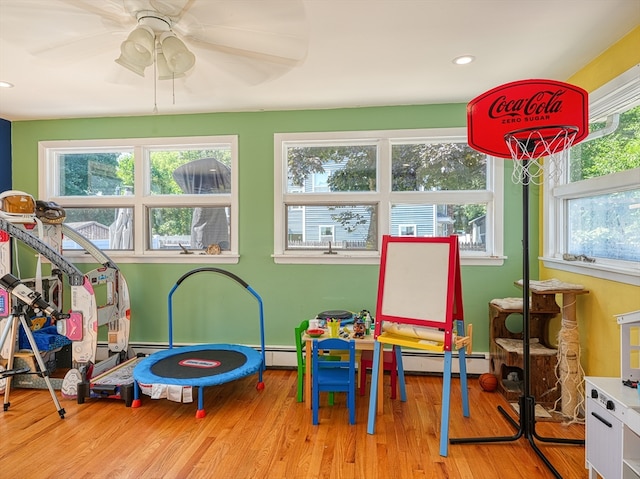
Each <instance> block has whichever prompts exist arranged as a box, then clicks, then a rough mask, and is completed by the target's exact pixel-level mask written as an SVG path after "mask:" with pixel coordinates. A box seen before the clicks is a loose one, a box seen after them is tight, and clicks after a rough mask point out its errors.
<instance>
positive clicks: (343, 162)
mask: <svg viewBox="0 0 640 479" xmlns="http://www.w3.org/2000/svg"><path fill="white" fill-rule="evenodd" d="M274 140H275V141H274V148H275V152H274V155H275V191H274V197H275V205H274V206H275V209H274V218H275V221H274V224H275V228H274V250H275V251H274V259H275V261H276V262H277V263H345V264H346V263H363V264H375V263H377V262H379V258H380V245H381V238H382V235H386V234H389V235H393V236H449V235H453V234H455V235H458V236H459V244H460V250H461V258H462V262H463V263H467V264H469V263H471V262H473V263H476V264H502V260H503V257H502V216H503V215H502V196H503V193H502V181H503V173H502V161H501V160H496V159H494V158H491V157H489V156H487V155H485V154H483V153H479V152H477V151H475V150H473V149H471V148H470V147H469V146H468V145H467V136H466V130H465V129H464V128H454V129H452V128H447V129H429V130H388V131H357V132H334V133H290V134H286V133H283V134H276V135H275V139H274Z"/></svg>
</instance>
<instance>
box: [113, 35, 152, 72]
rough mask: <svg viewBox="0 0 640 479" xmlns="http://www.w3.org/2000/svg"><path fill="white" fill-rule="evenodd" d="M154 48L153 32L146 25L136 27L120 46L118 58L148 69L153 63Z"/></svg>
mask: <svg viewBox="0 0 640 479" xmlns="http://www.w3.org/2000/svg"><path fill="white" fill-rule="evenodd" d="M155 46H156V35H155V33H154V31H153V30H152V29H151V28H150V27H148V26H146V25H138V26H137V27H136V28H135V29H134V30H133V31H132V32H131V33H130V34H129V36H128V37H127V39H126V40H125V41H124V42H122V45H120V51H121V52H122V55H120V58H122V59H123V60H124V61H125V62H127V63H129V64H133V65H139V66H142V67H148V66H149V65H151V64H152V63H153V55H154V53H155V50H156V48H155Z"/></svg>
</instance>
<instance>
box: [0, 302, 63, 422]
mask: <svg viewBox="0 0 640 479" xmlns="http://www.w3.org/2000/svg"><path fill="white" fill-rule="evenodd" d="M18 303H19V300H17V301H16V304H14V306H13V309H12V311H11V315H10V316H9V317H8V318H7V323H6V325H5V327H4V329H3V331H2V338H1V339H0V349H2V347H3V346H4V343H5V341H6V340H7V339H8V338H9V335H11V338H12V340H11V343H10V345H9V358H8V361H7V370H6V371H2V372H1V373H0V379H4V378H7V384H6V389H5V392H4V410H5V411H8V410H9V406H11V403H10V402H9V394H10V391H11V378H12V377H13V376H15V375H17V374H37V375H38V376H40V377H42V378H43V379H44V381H45V383H46V384H47V388H48V389H49V393H51V398H52V399H53V403H54V405H55V407H56V410H57V411H58V414H59V415H60V419H64V415H65V410H64V409H63V408H62V406H60V402H59V401H58V398H57V396H56V393H55V391H54V390H53V386H52V385H51V380H50V379H49V371H48V370H47V368H46V366H45V364H44V360H43V359H42V355H41V354H40V351H39V350H38V345H37V344H36V340H35V338H34V337H33V333H32V332H31V327H30V324H29V323H30V321H29V320H28V319H27V316H26V315H25V309H26V304H22V305H20V304H18ZM19 325H22V329H23V330H24V332H25V334H26V336H27V339H28V340H29V344H30V345H31V350H32V351H33V355H34V356H35V358H36V361H37V362H38V366H39V368H40V371H30V370H29V368H28V367H25V368H19V369H12V368H13V359H14V354H15V347H16V342H17V338H18V336H17V335H18V327H19Z"/></svg>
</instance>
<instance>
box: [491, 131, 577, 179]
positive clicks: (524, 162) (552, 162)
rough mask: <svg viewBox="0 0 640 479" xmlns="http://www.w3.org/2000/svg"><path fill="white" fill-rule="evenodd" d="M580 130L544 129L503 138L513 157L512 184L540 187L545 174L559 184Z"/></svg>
mask: <svg viewBox="0 0 640 479" xmlns="http://www.w3.org/2000/svg"><path fill="white" fill-rule="evenodd" d="M578 131H579V128H578V127H577V126H543V127H532V128H522V129H520V130H514V131H511V132H509V133H507V134H506V135H504V141H505V143H506V144H507V147H508V148H509V151H510V152H511V157H512V158H513V174H512V176H511V179H512V180H513V182H514V183H517V184H530V183H533V184H535V185H539V184H541V183H542V182H543V173H545V174H546V176H547V178H552V179H553V180H556V181H557V180H558V179H559V178H560V175H561V174H562V167H563V165H565V164H568V163H567V162H568V158H569V149H570V148H571V145H573V142H574V140H575V138H576V136H577V134H578ZM543 158H544V163H543V161H542V159H543Z"/></svg>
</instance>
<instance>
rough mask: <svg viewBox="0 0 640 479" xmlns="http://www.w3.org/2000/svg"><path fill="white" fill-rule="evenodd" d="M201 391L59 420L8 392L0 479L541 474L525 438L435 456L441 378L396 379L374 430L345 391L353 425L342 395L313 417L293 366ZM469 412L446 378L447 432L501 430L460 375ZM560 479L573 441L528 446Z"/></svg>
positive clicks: (493, 399)
mask: <svg viewBox="0 0 640 479" xmlns="http://www.w3.org/2000/svg"><path fill="white" fill-rule="evenodd" d="M264 379H265V386H266V387H265V389H264V391H262V392H258V391H256V389H255V385H256V381H257V376H255V375H254V376H251V377H248V378H244V379H241V380H239V381H234V382H231V383H228V384H225V385H222V386H216V387H210V388H207V389H206V390H205V409H206V411H207V416H206V417H205V418H204V419H196V418H195V412H196V408H197V406H196V404H197V403H195V402H194V403H192V404H182V405H181V404H177V403H173V402H170V401H167V400H152V399H150V398H149V397H147V396H144V397H143V403H142V407H141V408H138V409H131V408H127V407H125V405H124V402H122V401H120V400H110V399H90V400H87V402H86V403H85V404H82V405H78V404H77V403H76V401H75V400H65V399H62V398H61V396H60V394H59V392H58V397H59V398H60V402H61V404H62V406H63V407H64V409H65V410H66V416H65V419H60V417H59V416H58V413H57V412H56V408H55V406H54V403H53V401H52V399H51V396H50V395H49V392H48V391H47V390H34V389H13V390H12V392H11V397H10V402H11V406H10V408H9V410H8V411H5V412H0V444H1V447H0V478H2V479H9V478H12V479H13V478H74V479H78V478H87V479H88V478H91V479H94V478H111V479H113V478H207V479H209V478H224V479H239V478H243V479H244V478H260V479H263V478H270V479H271V478H273V479H280V478H289V479H291V478H322V479H325V478H326V479H334V478H335V479H338V478H344V479H369V478H371V479H377V478H379V479H393V478H398V479H414V478H474V479H476V478H477V479H480V478H487V479H495V478H500V479H511V478H513V479H516V478H518V479H520V478H536V479H537V478H552V477H553V475H552V474H551V473H550V472H549V471H548V469H547V468H546V466H545V465H544V463H543V462H542V461H541V460H540V458H539V457H538V456H537V455H536V454H535V452H534V451H533V449H532V447H531V446H530V444H529V443H528V441H527V440H526V439H524V438H520V439H518V440H517V441H511V442H507V443H494V444H452V445H450V446H449V453H448V457H441V456H440V455H439V431H440V411H441V407H440V405H441V394H442V379H441V378H439V377H433V376H407V395H408V401H407V402H405V403H402V402H400V401H399V399H398V400H393V401H392V400H391V399H390V397H389V386H388V381H389V377H388V376H386V377H385V403H384V406H385V414H384V416H382V417H379V418H378V420H377V422H376V433H375V434H374V435H369V434H367V414H368V406H369V403H368V395H367V396H364V397H358V399H357V418H356V425H355V426H350V425H349V423H348V413H347V409H346V407H345V400H344V397H341V396H340V395H337V397H336V405H335V406H333V407H329V406H326V400H323V407H322V408H321V410H320V425H318V426H313V425H312V424H311V411H310V410H308V409H306V408H305V406H304V404H303V403H297V402H296V372H295V371H291V370H268V371H266V372H265V374H264ZM469 394H470V403H471V417H470V418H464V417H463V416H462V411H461V402H460V387H459V382H458V380H454V385H453V390H452V401H451V405H452V407H451V425H450V437H476V436H510V435H512V434H513V429H512V426H511V425H509V423H508V422H507V421H506V420H505V419H504V418H503V416H502V415H501V414H500V413H499V412H498V411H497V409H496V407H497V406H498V405H502V406H503V407H505V408H509V406H508V403H507V402H506V401H505V400H504V399H503V398H502V396H500V395H499V394H498V393H487V392H483V391H481V390H480V388H479V386H478V384H477V379H474V378H471V379H470V381H469ZM536 432H537V434H538V435H540V436H542V437H552V438H559V437H567V438H581V439H582V438H584V427H583V426H582V425H577V424H573V425H570V426H566V425H562V424H560V423H554V422H546V421H544V422H542V421H541V422H537V423H536ZM536 444H538V445H539V447H540V449H541V450H542V451H543V453H544V455H545V456H546V457H547V458H548V459H549V460H550V461H551V463H552V464H553V465H554V466H555V467H556V469H557V470H558V471H559V472H560V474H561V475H562V476H563V477H564V478H567V479H576V478H586V477H587V476H588V474H587V471H586V470H585V469H584V447H583V446H576V445H557V444H548V443H540V442H536Z"/></svg>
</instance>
